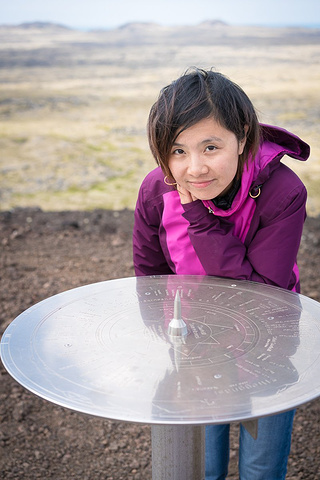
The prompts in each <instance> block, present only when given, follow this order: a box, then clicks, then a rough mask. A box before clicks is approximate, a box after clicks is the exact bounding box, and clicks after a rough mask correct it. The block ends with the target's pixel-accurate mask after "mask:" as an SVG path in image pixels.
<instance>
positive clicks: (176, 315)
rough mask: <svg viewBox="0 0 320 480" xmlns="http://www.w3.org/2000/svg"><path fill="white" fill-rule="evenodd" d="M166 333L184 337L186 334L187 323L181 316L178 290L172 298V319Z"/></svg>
mask: <svg viewBox="0 0 320 480" xmlns="http://www.w3.org/2000/svg"><path fill="white" fill-rule="evenodd" d="M168 334H169V335H170V336H172V337H184V336H186V335H188V329H187V325H186V324H185V322H184V321H183V319H182V317H181V300H180V294H179V290H177V292H176V296H175V299H174V309H173V319H172V320H171V322H170V323H169V326H168Z"/></svg>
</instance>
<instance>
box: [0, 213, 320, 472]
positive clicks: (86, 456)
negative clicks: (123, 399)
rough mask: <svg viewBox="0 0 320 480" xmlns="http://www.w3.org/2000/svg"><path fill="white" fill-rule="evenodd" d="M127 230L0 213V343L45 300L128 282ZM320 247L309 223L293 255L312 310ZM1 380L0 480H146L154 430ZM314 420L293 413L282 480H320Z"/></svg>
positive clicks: (305, 411)
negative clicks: (89, 413)
mask: <svg viewBox="0 0 320 480" xmlns="http://www.w3.org/2000/svg"><path fill="white" fill-rule="evenodd" d="M132 222H133V214H132V211H130V210H122V211H107V210H95V211H92V212H59V213H54V212H51V213H48V212H47V213H46V212H43V211H41V210H40V209H37V208H35V209H16V210H12V211H10V212H9V211H8V212H0V245H1V267H0V268H1V270H0V275H1V279H0V285H1V290H0V298H1V309H0V321H1V331H0V333H1V334H2V333H3V332H4V329H5V328H6V327H7V325H8V324H9V323H10V322H11V321H12V320H13V319H14V318H15V317H16V316H17V315H19V314H20V313H21V312H22V311H23V310H25V309H27V308H28V307H29V306H31V305H33V304H34V303H36V302H39V301H40V300H42V299H44V298H47V297H49V296H51V295H54V294H56V293H59V292H61V291H64V290H67V289H70V288H74V287H77V286H80V285H85V284H88V283H93V282H98V281H103V280H107V279H113V278H121V277H128V276H133V275H134V272H133V267H132V258H131V230H132ZM319 243H320V221H319V218H308V219H307V222H306V225H305V230H304V235H303V239H302V244H301V250H300V254H299V264H300V270H301V277H302V293H303V294H304V295H307V296H310V297H312V298H314V299H315V300H317V301H320V288H319V286H320V277H319V271H320V249H319ZM0 373H1V381H0V478H3V479H24V480H28V479H30V480H31V479H32V480H33V479H35V478H42V479H47V478H50V479H56V480H67V479H68V480H69V479H70V478H72V479H81V480H89V479H90V480H100V479H107V480H138V479H139V480H146V479H150V478H151V443H150V427H148V426H145V425H139V424H128V423H122V422H114V421H109V420H105V419H101V418H95V417H91V416H87V415H82V414H80V413H76V412H73V411H70V410H67V409H64V408H62V407H58V406H55V405H54V404H52V403H49V402H47V401H45V400H42V399H40V398H38V397H37V396H35V395H33V394H31V393H29V392H28V391H26V390H25V389H24V388H23V387H21V386H20V385H19V384H17V383H16V382H15V381H14V380H13V379H12V378H11V377H10V375H9V374H8V373H6V371H5V369H4V368H3V366H2V364H1V371H0ZM319 412H320V400H314V401H313V402H310V403H308V404H306V405H304V406H301V407H299V408H298V411H297V414H296V418H295V424H294V432H293V440H292V450H291V455H290V459H289V467H288V475H287V479H288V480H302V479H305V480H317V479H319V478H320V426H319V425H320V415H319ZM236 433H237V425H233V427H232V452H231V463H230V475H229V479H230V480H235V479H236V478H237V473H236V458H237V437H236ZM253 480H254V479H253ZM270 480H272V479H270Z"/></svg>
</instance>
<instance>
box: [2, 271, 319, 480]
mask: <svg viewBox="0 0 320 480" xmlns="http://www.w3.org/2000/svg"><path fill="white" fill-rule="evenodd" d="M177 292H178V294H177ZM177 298H178V301H177ZM173 320H174V322H175V324H174V327H176V325H177V323H176V320H178V323H179V322H182V325H183V329H182V330H181V331H180V332H179V326H178V329H176V328H173V327H172V326H173V323H172V321H173ZM1 357H2V361H3V364H4V366H5V367H6V369H7V370H8V372H9V373H10V374H11V375H12V377H13V378H15V380H17V381H18V382H19V383H20V384H21V385H23V386H24V387H25V388H27V389H28V390H30V391H31V392H33V393H35V394H37V395H39V396H40V397H42V398H44V399H46V400H49V401H51V402H54V403H55V404H58V405H60V406H63V407H67V408H71V409H73V410H76V411H78V412H83V413H87V414H91V415H96V416H100V417H105V418H109V419H114V420H120V421H128V422H141V423H147V424H151V426H152V470H153V478H154V479H157V480H160V479H166V480H169V479H171V478H172V479H173V478H175V479H183V480H188V479H192V480H198V479H199V480H201V479H203V478H204V426H205V425H206V424H219V423H229V422H234V421H245V422H246V421H251V420H253V419H256V418H258V417H261V416H266V415H271V414H275V413H279V412H283V411H286V410H289V409H292V408H294V407H297V406H298V405H301V404H303V403H305V402H308V401H310V400H312V399H314V398H316V397H317V396H319V395H320V375H319V370H320V304H319V303H318V302H316V301H314V300H311V299H309V298H307V297H305V296H303V295H299V294H296V293H292V292H289V291H287V290H283V289H280V288H276V287H272V286H268V285H263V284H260V283H254V282H247V281H234V280H230V279H223V278H217V277H208V276H188V275H169V276H151V277H137V278H136V277H132V278H124V279H118V280H110V281H106V282H100V283H96V284H91V285H86V286H83V287H79V288H75V289H73V290H69V291H66V292H63V293H60V294H58V295H55V296H53V297H50V298H48V299H46V300H44V301H42V302H40V303H38V304H36V305H34V306H33V307H31V308H29V309H28V310H26V311H25V312H23V313H22V314H21V315H19V316H18V317H17V318H16V319H15V320H14V321H13V322H12V323H11V324H10V325H9V327H8V328H7V329H6V331H5V333H4V335H3V337H2V341H1Z"/></svg>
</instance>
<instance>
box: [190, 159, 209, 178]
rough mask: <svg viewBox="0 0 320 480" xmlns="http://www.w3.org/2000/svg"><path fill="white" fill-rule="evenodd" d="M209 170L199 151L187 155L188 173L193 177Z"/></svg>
mask: <svg viewBox="0 0 320 480" xmlns="http://www.w3.org/2000/svg"><path fill="white" fill-rule="evenodd" d="M208 171H209V168H208V166H207V164H206V162H205V160H204V158H203V157H202V155H200V154H199V153H192V154H190V156H189V164H188V173H189V174H190V175H192V176H193V177H199V176H200V175H205V174H207V173H208Z"/></svg>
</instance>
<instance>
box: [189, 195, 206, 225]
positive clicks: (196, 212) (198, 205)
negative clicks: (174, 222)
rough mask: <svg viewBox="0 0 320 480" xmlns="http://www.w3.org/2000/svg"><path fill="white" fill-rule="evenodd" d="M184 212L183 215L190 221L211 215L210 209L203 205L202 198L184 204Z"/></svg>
mask: <svg viewBox="0 0 320 480" xmlns="http://www.w3.org/2000/svg"><path fill="white" fill-rule="evenodd" d="M182 207H183V210H184V213H183V214H182V216H183V217H184V218H185V219H186V220H188V222H189V223H194V222H196V221H198V220H200V219H202V218H205V217H207V215H209V210H208V209H207V208H206V207H205V206H204V205H203V203H202V201H201V200H194V201H193V202H190V203H183V204H182Z"/></svg>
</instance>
